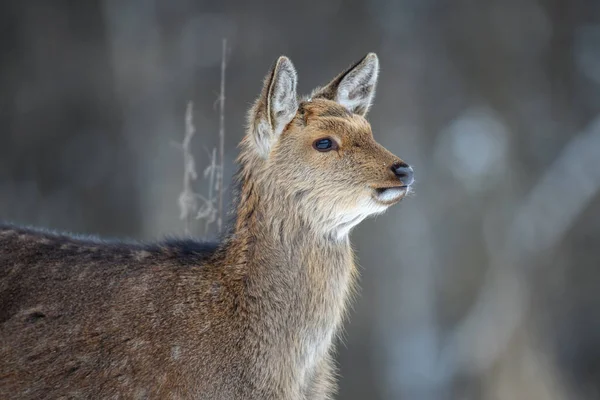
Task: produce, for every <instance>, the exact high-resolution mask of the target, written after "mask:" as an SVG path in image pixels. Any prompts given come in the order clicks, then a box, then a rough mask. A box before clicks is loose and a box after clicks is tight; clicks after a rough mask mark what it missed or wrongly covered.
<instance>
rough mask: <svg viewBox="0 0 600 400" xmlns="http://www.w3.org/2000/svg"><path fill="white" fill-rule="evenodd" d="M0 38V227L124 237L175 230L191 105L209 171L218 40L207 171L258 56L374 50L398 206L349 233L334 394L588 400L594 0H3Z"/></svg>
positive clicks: (260, 68)
mask: <svg viewBox="0 0 600 400" xmlns="http://www.w3.org/2000/svg"><path fill="white" fill-rule="evenodd" d="M0 30H1V33H0V46H1V53H0V54H2V57H1V61H0V218H1V219H6V220H10V221H14V222H17V223H22V224H34V225H43V226H46V227H50V228H55V229H61V230H69V231H74V232H84V233H94V234H101V235H109V236H113V237H134V238H141V239H153V238H160V237H162V236H164V235H166V234H182V233H183V223H182V221H180V220H179V209H178V204H177V198H178V196H179V193H180V192H181V190H182V179H183V160H182V155H181V152H180V151H179V150H178V149H177V148H176V147H175V146H173V143H174V142H180V141H181V140H182V138H183V134H184V113H185V107H186V104H187V102H188V101H190V100H192V101H194V103H195V108H194V111H195V113H194V117H195V122H196V126H197V128H198V133H197V136H196V137H195V138H194V141H193V142H192V147H193V148H192V150H193V153H194V156H195V158H196V163H197V165H198V170H199V171H200V172H202V170H203V169H204V168H205V167H206V166H207V165H208V164H209V161H208V157H207V154H208V152H209V151H212V148H213V147H215V146H216V145H217V140H218V138H217V132H218V112H217V108H216V107H215V101H216V100H217V97H218V91H219V80H220V71H219V67H220V66H219V64H220V59H221V40H222V38H225V37H226V38H227V39H228V41H229V50H228V53H227V63H228V68H227V85H226V95H227V100H226V118H225V120H226V132H227V136H226V153H225V159H226V160H225V161H226V164H225V171H224V174H225V179H226V181H227V180H228V179H229V178H230V177H231V175H232V173H233V171H234V170H235V166H234V163H233V160H234V159H235V157H236V154H237V150H236V144H237V143H238V142H239V140H240V139H241V137H242V135H243V133H244V128H243V127H244V124H245V120H244V118H245V112H246V110H247V108H248V106H249V104H250V103H251V102H252V101H253V100H254V98H255V96H257V95H258V92H259V90H260V87H261V81H262V79H263V76H264V75H265V74H266V72H267V70H268V68H269V67H270V65H271V64H272V62H273V61H274V60H275V59H276V57H277V56H279V55H281V54H285V55H287V56H289V57H290V58H291V59H292V60H293V62H294V64H295V66H296V68H297V70H298V73H299V78H300V83H299V88H300V90H301V91H302V92H304V93H306V92H309V91H310V90H311V89H312V88H313V87H314V86H316V85H320V84H323V83H326V82H327V81H328V80H329V79H330V78H332V77H333V76H334V75H335V74H337V73H338V72H340V71H341V70H342V69H343V68H345V67H346V66H347V65H349V64H350V63H352V62H353V61H355V60H357V59H359V58H360V57H362V56H363V55H364V54H365V53H367V52H369V51H374V52H377V53H378V54H379V56H380V61H381V66H382V68H381V74H380V84H379V88H378V93H377V97H376V100H375V105H374V107H373V108H372V111H371V113H370V116H369V119H370V121H371V123H372V126H373V130H374V133H375V136H376V138H377V139H378V140H379V141H380V142H381V143H382V144H383V145H384V146H386V147H387V148H388V149H390V150H391V151H392V152H394V153H395V154H397V155H399V156H400V157H402V158H403V159H404V160H405V161H407V162H409V163H411V164H412V165H413V166H414V167H415V171H416V179H417V183H416V195H415V196H413V197H412V198H410V199H408V200H406V201H404V202H403V203H402V204H401V205H400V206H397V207H394V208H393V209H391V210H389V211H388V212H387V213H386V214H385V215H384V216H381V217H378V218H376V219H374V220H370V221H367V222H365V223H363V224H362V225H361V226H360V227H359V228H357V229H356V231H355V232H354V233H353V242H354V244H355V247H356V249H357V255H358V259H359V263H360V265H361V272H362V279H361V286H362V291H361V295H360V296H359V297H358V298H357V301H356V302H355V306H354V310H353V312H352V313H351V315H350V320H349V322H348V323H347V324H346V331H345V335H344V340H343V343H342V344H341V345H340V346H339V357H338V359H339V362H340V366H341V370H340V375H341V379H340V394H339V396H338V397H339V398H340V399H415V400H421V399H579V398H580V399H597V398H600V313H599V312H598V307H599V306H600V293H599V291H598V287H599V282H600V271H599V267H600V265H599V260H600V246H599V245H598V239H599V233H600V194H598V191H599V187H600V165H599V164H600V118H599V117H600V2H598V1H594V0H570V1H569V0H538V1H536V0H478V1H476V0H454V1H443V0H399V1H393V0H365V1H358V0H354V1H345V2H342V1H337V0H332V1H320V2H308V1H296V2H284V1H272V2H270V1H242V0H239V1H222V2H219V1H192V0H178V1H174V0H172V1H158V0H147V1H141V0H140V1H119V0H104V1H101V0H87V1H67V0H55V1H45V0H28V1H3V2H1V3H0ZM194 190H196V191H197V192H199V193H206V192H207V190H208V189H207V183H206V180H204V179H202V178H201V179H199V180H198V181H197V182H195V183H194ZM226 194H227V196H228V197H227V200H229V192H227V193H226ZM201 226H203V224H202V222H201V221H199V222H198V226H196V227H195V228H194V229H195V230H196V231H201V230H202V229H201V228H199V227H201ZM214 229H215V226H214V225H213V226H211V230H210V231H211V233H212V234H213V235H214Z"/></svg>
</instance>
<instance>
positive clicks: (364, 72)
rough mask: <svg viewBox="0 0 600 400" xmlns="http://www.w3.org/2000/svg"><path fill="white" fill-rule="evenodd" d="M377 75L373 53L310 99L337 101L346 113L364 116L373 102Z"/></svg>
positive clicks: (377, 61)
mask: <svg viewBox="0 0 600 400" xmlns="http://www.w3.org/2000/svg"><path fill="white" fill-rule="evenodd" d="M378 75H379V59H378V58H377V55H376V54H375V53H369V54H367V55H366V56H365V57H364V58H363V59H362V60H360V61H359V62H357V63H356V64H354V65H353V66H352V67H350V68H349V69H347V70H346V71H344V72H342V73H341V74H339V75H338V76H337V77H335V78H334V79H333V80H332V81H331V82H329V84H328V85H327V86H325V87H324V88H320V89H317V90H316V91H315V92H314V93H313V94H312V97H313V98H315V99H316V98H319V97H320V98H324V99H328V100H333V101H337V102H338V103H340V104H341V105H343V106H344V107H346V108H347V109H348V111H350V112H352V113H354V114H359V115H362V116H365V115H366V114H367V112H368V111H369V108H370V107H371V103H372V102H373V97H374V95H375V86H377V76H378Z"/></svg>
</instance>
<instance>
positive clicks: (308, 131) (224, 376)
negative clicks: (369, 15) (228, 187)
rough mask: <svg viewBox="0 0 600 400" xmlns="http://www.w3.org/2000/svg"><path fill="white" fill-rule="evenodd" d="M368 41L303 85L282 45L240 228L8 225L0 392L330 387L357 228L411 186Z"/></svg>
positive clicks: (314, 395) (245, 394)
mask: <svg viewBox="0 0 600 400" xmlns="http://www.w3.org/2000/svg"><path fill="white" fill-rule="evenodd" d="M378 74H379V60H378V57H377V55H376V54H374V53H369V54H367V55H366V56H365V57H364V58H362V59H361V60H360V61H358V62H357V63H355V64H354V65H352V66H351V67H350V68H348V69H347V70H345V71H344V72H342V73H341V74H339V75H338V76H337V77H335V78H334V79H333V80H332V81H331V82H330V83H328V84H327V85H325V86H323V87H319V88H317V89H315V90H313V91H312V93H311V94H310V95H309V96H304V97H301V96H299V95H298V94H297V92H296V87H297V73H296V70H295V68H294V66H293V64H292V62H291V61H290V59H288V58H287V57H285V56H281V57H279V58H278V60H277V61H276V62H275V63H274V65H273V66H272V68H271V70H270V72H269V73H268V75H267V76H266V78H265V80H264V85H263V88H262V91H261V93H260V96H259V97H258V99H257V100H256V101H255V103H254V105H253V106H252V107H251V109H250V111H249V113H248V123H247V128H246V134H245V136H244V137H243V139H242V141H241V143H240V145H239V149H240V154H239V157H238V159H237V163H238V165H239V169H238V172H237V173H236V174H235V177H234V180H235V183H236V185H235V186H236V188H237V189H236V192H235V200H234V206H233V209H232V212H231V216H232V218H231V223H230V224H229V225H230V226H229V228H228V230H227V233H226V234H224V235H223V238H222V239H221V240H220V241H219V242H217V243H208V242H202V241H199V240H196V239H194V238H190V237H182V238H179V239H165V240H162V241H158V242H154V243H146V242H137V241H133V240H107V239H104V240H103V239H100V238H97V237H94V236H92V237H88V236H77V235H73V234H67V233H61V232H55V231H50V230H45V229H40V228H30V227H22V226H19V225H14V224H9V223H7V222H5V223H3V224H2V225H1V226H0V345H1V346H0V398H2V399H40V398H44V399H59V398H60V399H67V398H68V399H81V398H85V399H91V398H98V399H260V400H275V399H278V400H279V399H291V400H320V399H331V398H332V396H334V395H335V393H336V374H337V369H336V368H337V367H336V363H335V344H336V340H337V338H338V336H339V334H340V330H341V328H342V323H343V321H344V318H345V316H346V314H347V310H348V304H349V303H350V301H351V299H352V298H353V293H354V292H355V289H356V288H355V287H356V280H357V275H358V274H357V268H356V266H355V263H354V255H353V250H352V248H351V245H350V241H349V234H350V231H351V230H352V229H353V228H354V227H355V226H356V225H357V224H359V223H360V222H361V221H363V220H364V219H365V218H367V217H369V216H371V215H376V214H380V213H382V212H384V211H385V210H386V209H388V208H389V207H390V206H392V205H394V204H396V203H398V202H400V201H401V200H402V199H403V198H405V197H406V195H407V194H408V193H409V192H411V188H412V186H411V185H412V184H413V181H414V178H413V169H412V167H410V166H409V165H408V164H406V163H405V162H404V161H402V160H401V159H400V158H398V157H396V156H395V155H393V154H392V153H391V152H389V151H388V150H386V149H385V148H384V147H383V146H381V145H380V144H378V143H377V142H376V141H375V140H374V138H373V133H372V130H371V125H370V124H369V122H367V120H366V115H367V112H368V111H369V108H370V106H371V103H372V101H373V96H374V94H375V88H376V84H377V79H378Z"/></svg>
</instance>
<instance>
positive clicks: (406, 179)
mask: <svg viewBox="0 0 600 400" xmlns="http://www.w3.org/2000/svg"><path fill="white" fill-rule="evenodd" d="M391 169H392V172H393V173H394V175H396V178H398V179H399V180H400V181H402V184H403V185H404V186H410V185H412V183H413V182H414V180H415V178H414V173H413V169H412V167H411V166H410V165H408V164H406V163H405V162H396V163H394V164H392V167H391Z"/></svg>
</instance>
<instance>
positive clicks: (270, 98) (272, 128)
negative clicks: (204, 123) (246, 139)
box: [249, 56, 298, 158]
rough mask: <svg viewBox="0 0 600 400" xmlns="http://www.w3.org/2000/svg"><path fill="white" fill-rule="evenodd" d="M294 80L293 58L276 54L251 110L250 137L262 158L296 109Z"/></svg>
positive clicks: (265, 155)
mask: <svg viewBox="0 0 600 400" xmlns="http://www.w3.org/2000/svg"><path fill="white" fill-rule="evenodd" d="M297 81H298V78H297V74H296V70H295V69H294V65H293V64H292V62H291V61H290V60H289V58H287V57H283V56H282V57H279V59H278V60H277V62H276V63H275V65H274V66H273V68H272V69H271V72H270V73H269V75H267V77H266V78H265V83H264V86H263V90H262V93H261V95H260V97H259V98H258V99H257V100H256V102H255V103H254V107H252V110H251V111H250V118H249V120H250V129H251V134H252V138H253V140H254V143H255V145H256V149H257V151H258V153H259V154H260V156H261V157H263V158H267V157H268V155H269V152H270V151H271V147H272V146H273V144H274V143H275V142H276V141H277V138H278V137H279V135H281V132H283V130H284V128H285V126H286V125H287V124H288V123H289V122H290V121H291V120H292V119H293V118H294V115H296V112H297V111H298V95H297V93H296V84H297Z"/></svg>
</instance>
